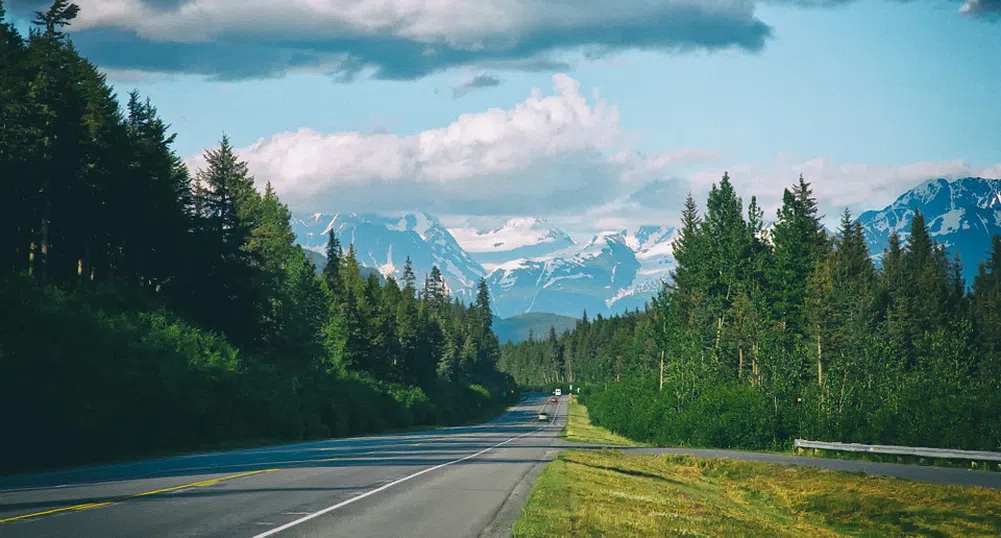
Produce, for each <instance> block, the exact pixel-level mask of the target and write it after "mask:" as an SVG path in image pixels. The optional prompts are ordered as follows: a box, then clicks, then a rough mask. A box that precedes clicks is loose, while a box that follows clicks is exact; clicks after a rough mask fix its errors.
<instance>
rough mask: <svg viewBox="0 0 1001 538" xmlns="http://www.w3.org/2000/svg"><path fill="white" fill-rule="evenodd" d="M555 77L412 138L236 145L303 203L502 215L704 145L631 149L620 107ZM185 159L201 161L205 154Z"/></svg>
mask: <svg viewBox="0 0 1001 538" xmlns="http://www.w3.org/2000/svg"><path fill="white" fill-rule="evenodd" d="M553 81H554V85H555V87H556V90H557V91H556V93H555V94H554V95H550V96H545V97H544V96H543V95H542V94H541V92H540V91H539V90H538V89H536V90H533V91H532V95H531V96H530V97H529V98H527V99H526V100H525V101H523V102H521V103H519V104H517V105H515V106H514V107H513V108H511V109H509V110H502V109H497V108H495V109H490V110H487V111H485V112H480V113H474V114H464V115H462V116H460V117H459V118H458V119H457V120H456V121H454V122H453V123H451V124H449V125H447V126H445V127H441V128H438V129H432V130H428V131H424V132H421V133H417V134H415V135H412V136H398V135H395V134H385V133H382V134H363V133H357V132H341V133H328V134H325V133H320V132H317V131H315V130H312V129H300V130H298V131H295V132H285V133H280V134H276V135H273V136H270V137H267V138H262V139H260V140H258V141H257V142H256V143H254V144H252V145H250V146H248V147H245V148H242V149H239V150H238V154H239V155H240V157H241V158H242V159H244V160H246V161H247V162H248V164H249V166H250V170H251V172H252V173H253V174H254V175H255V176H256V178H257V179H258V181H259V182H264V181H271V183H272V185H273V186H274V187H275V189H276V190H277V191H278V192H279V194H281V196H282V197H283V198H284V199H285V200H286V201H287V202H288V203H289V204H290V205H291V206H292V207H293V208H295V209H297V210H302V211H321V210H322V211H341V210H345V211H360V210H364V211H409V210H422V211H431V212H439V213H445V214H466V215H504V216H511V215H533V214H542V216H550V215H558V214H566V213H570V212H575V211H579V210H581V209H583V208H588V207H591V206H593V205H595V204H597V203H600V202H601V201H603V200H608V199H614V198H616V197H619V196H621V195H622V194H623V189H624V188H625V187H624V186H625V183H624V181H623V180H624V179H634V178H636V177H639V176H642V175H650V174H653V173H655V172H656V171H657V170H665V169H667V168H670V167H671V166H674V165H681V164H687V163H689V162H691V161H692V160H693V159H695V160H697V159H696V157H697V156H703V155H705V154H707V152H700V151H694V150H685V151H681V152H678V153H672V154H662V155H655V156H653V157H652V158H649V159H647V158H644V157H642V156H639V155H637V154H635V153H630V152H629V151H628V150H627V149H625V148H623V145H622V144H623V139H622V136H621V131H620V127H619V112H618V109H617V108H616V107H614V106H610V105H608V104H607V103H605V102H604V101H602V100H600V98H599V99H596V100H595V102H594V104H593V105H592V104H591V103H589V102H588V100H587V99H586V98H585V97H584V96H583V95H582V94H581V91H580V85H579V84H578V82H577V81H576V80H574V79H573V78H571V77H569V76H567V75H564V74H558V75H555V76H554V77H553ZM609 154H611V155H612V156H611V157H609V156H608V155H609ZM189 165H190V166H191V167H192V168H198V167H201V166H203V161H202V157H201V156H196V157H193V158H191V159H189Z"/></svg>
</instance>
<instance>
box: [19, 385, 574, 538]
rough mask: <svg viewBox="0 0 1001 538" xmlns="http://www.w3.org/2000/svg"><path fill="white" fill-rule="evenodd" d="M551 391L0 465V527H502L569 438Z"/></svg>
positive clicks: (292, 531)
mask: <svg viewBox="0 0 1001 538" xmlns="http://www.w3.org/2000/svg"><path fill="white" fill-rule="evenodd" d="M548 398H549V397H548V396H544V395H541V394H535V395H531V396H529V397H527V398H526V399H524V400H523V401H522V402H521V403H519V404H518V405H516V406H514V407H512V408H511V409H509V410H508V411H507V412H506V413H505V414H504V415H502V416H501V417H499V418H498V419H496V420H493V421H491V422H489V423H485V424H482V425H477V426H468V427H456V428H444V429H437V430H429V431H426V432H420V433H408V434H395V435H379V436H372V437H360V438H351V439H337V440H329V441H321V442H313V443H302V444H295V445H284V446H277V447H266V448H259V449H250V450H237V451H227V452H216V453H209V454H196V455H190V456H181V457H172V458H164V459H158V460H149V461H143V462H136V463H125V464H116V465H105V466H96V467H88V468H79V469H71V470H65V471H56V472H47V473H37V474H29V475H17V476H7V477H0V537H4V538H6V537H20V536H32V537H47V536H66V537H81V536H100V537H117V536H122V537H126V536H127V537H133V536H134V537H143V538H146V537H155V536H170V537H175V536H177V537H184V536H227V537H232V536H236V537H241V536H242V537H247V538H264V537H266V536H281V537H293V536H407V537H417V536H428V537H451V536H456V537H461V536H495V535H496V536H506V535H509V534H510V525H511V524H512V523H513V522H514V520H515V519H516V518H517V516H518V514H519V513H520V510H521V506H522V504H523V502H524V500H525V499H526V498H527V495H528V493H529V492H530V490H531V486H532V483H533V482H534V480H533V476H534V474H536V473H538V472H539V471H540V470H541V468H542V467H543V466H544V465H545V463H547V462H548V461H550V460H551V459H552V458H553V457H554V456H555V455H556V453H557V452H558V451H559V450H560V449H561V448H564V447H565V443H562V442H560V440H559V433H560V430H562V428H563V425H564V421H565V420H566V401H565V399H566V396H564V397H562V398H560V401H559V403H556V404H554V403H549V402H548ZM543 407H545V408H546V410H547V411H548V412H549V413H550V414H551V415H550V420H549V421H545V422H540V421H539V420H538V412H539V410H540V409H541V408H543ZM72 446H73V443H72V440H67V445H66V449H67V450H72Z"/></svg>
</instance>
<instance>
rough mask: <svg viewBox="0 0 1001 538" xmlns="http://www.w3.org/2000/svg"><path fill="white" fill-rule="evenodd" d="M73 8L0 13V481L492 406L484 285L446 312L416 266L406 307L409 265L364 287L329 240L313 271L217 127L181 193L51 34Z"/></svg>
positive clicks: (145, 135) (158, 140) (136, 124)
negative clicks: (32, 16) (13, 16)
mask: <svg viewBox="0 0 1001 538" xmlns="http://www.w3.org/2000/svg"><path fill="white" fill-rule="evenodd" d="M77 12H78V8H77V7H76V6H75V5H74V4H71V3H69V2H68V1H67V0H56V1H55V2H54V3H53V4H52V7H51V8H50V9H49V10H47V11H45V12H40V13H39V14H38V18H37V20H36V26H37V28H35V29H33V30H32V32H31V35H30V36H29V37H28V39H25V38H24V37H22V36H21V35H19V34H18V33H17V32H16V31H15V30H14V28H13V27H12V26H11V25H8V24H6V23H5V22H4V21H3V18H2V17H3V10H2V3H0V400H2V401H0V404H2V405H3V406H4V408H5V409H8V410H18V412H16V413H12V415H11V419H10V420H8V421H7V422H6V423H5V425H4V434H5V435H4V442H3V443H0V461H2V462H3V463H2V464H0V472H7V471H15V470H23V469H27V468H30V467H35V466H40V465H53V464H56V465H60V464H69V463H78V462H84V461H93V460H97V459H114V458H121V457H134V456H139V455H146V454H151V453H162V452H169V451H176V450H188V449H193V448H209V447H214V446H219V445H221V444H227V443H243V442H257V441H279V440H289V439H293V440H298V439H305V438H319V437H325V436H332V435H349V434H361V433H367V432H375V431H379V430H384V429H387V428H405V427H412V426H416V425H432V424H455V423H462V422H466V421H470V420H475V419H482V418H484V417H485V416H486V415H489V414H490V413H494V412H497V411H499V410H500V409H502V408H503V405H504V404H506V403H510V401H511V399H512V398H513V397H515V396H516V395H515V393H514V392H513V389H514V384H513V380H512V379H511V378H510V376H507V375H504V374H501V373H499V372H498V371H497V370H496V368H495V364H496V361H497V356H498V355H499V345H498V342H497V339H496V337H495V336H494V335H493V333H492V332H490V323H491V314H490V311H491V310H490V303H489V294H487V293H483V290H481V293H480V296H479V297H478V298H477V301H476V304H475V305H470V306H466V305H461V304H458V303H452V302H450V300H449V297H448V291H447V289H446V288H445V286H444V281H443V280H442V279H441V275H440V272H438V271H437V269H436V270H435V272H434V275H433V277H434V278H432V279H430V280H429V281H428V283H427V284H426V286H425V290H424V292H423V293H422V294H421V297H420V298H418V297H417V293H416V290H415V288H414V285H415V284H414V282H413V270H412V268H411V267H410V263H409V260H408V263H407V268H408V270H407V271H406V273H405V278H404V288H403V289H402V290H401V289H400V287H399V286H398V285H397V283H396V281H395V280H393V279H392V278H390V279H388V280H387V281H385V283H383V281H382V280H381V279H380V278H379V276H377V275H375V274H367V277H363V276H362V271H361V268H360V267H359V265H358V261H357V259H356V257H355V252H354V247H353V246H352V245H348V249H347V252H342V250H341V246H340V245H339V244H337V241H336V238H334V236H333V234H331V242H330V245H328V249H327V257H326V263H325V265H324V266H323V267H322V268H321V269H322V271H319V272H318V271H317V267H316V266H315V265H314V264H313V263H312V262H311V261H310V259H309V257H308V256H307V255H306V253H305V252H304V251H303V249H302V248H301V247H299V246H298V245H296V244H295V242H294V239H295V236H294V234H293V232H292V227H291V225H290V218H291V215H290V213H289V210H288V208H287V207H286V206H285V205H284V204H283V203H282V201H281V200H280V199H279V197H278V194H277V193H276V192H275V190H274V189H273V188H272V187H271V185H270V183H266V184H265V187H264V189H263V193H261V192H259V191H258V189H257V188H256V185H255V179H254V178H253V177H251V175H250V174H249V171H248V168H247V164H246V163H245V162H243V161H241V160H240V158H239V157H238V155H237V154H236V151H235V149H234V148H233V146H232V145H231V144H230V142H229V139H228V138H227V137H226V136H223V137H222V140H221V143H220V145H219V146H218V147H217V148H214V149H211V150H209V151H207V152H205V155H204V160H205V166H204V168H203V169H201V170H199V171H198V172H197V173H196V174H195V175H194V178H193V180H192V177H190V176H189V173H188V170H187V168H186V167H185V166H184V165H183V164H182V162H181V160H180V158H178V156H177V154H176V153H175V152H174V151H173V149H172V147H171V146H172V143H173V140H174V137H173V135H172V134H170V133H169V126H168V125H167V124H166V123H165V122H164V121H163V120H161V119H160V117H159V116H158V113H157V110H156V108H155V107H153V106H152V104H151V103H150V102H149V100H144V99H142V98H140V96H139V94H138V93H137V92H132V93H130V94H129V96H128V101H127V103H126V106H125V107H124V110H122V107H120V105H119V102H118V100H117V98H116V96H115V95H114V93H113V92H112V90H111V88H110V87H109V86H108V85H107V83H106V81H105V79H104V77H103V76H102V75H101V74H100V73H99V72H98V70H97V69H96V68H95V67H94V66H93V65H92V64H90V63H89V62H87V61H86V60H85V59H83V58H81V57H80V56H79V55H78V54H77V52H76V51H75V50H74V49H73V46H72V44H71V43H70V41H69V39H68V38H67V36H66V35H65V34H64V33H63V32H62V31H61V29H62V28H63V27H65V26H66V25H67V24H69V22H70V21H71V20H72V19H73V18H74V17H75V16H76V14H77ZM446 335H447V338H446ZM443 364H444V365H446V366H447V367H448V368H446V370H447V371H445V372H444V375H439V373H440V372H439V370H440V369H439V366H440V365H443ZM67 439H71V440H72V443H73V445H74V450H71V451H66V450H65V449H64V445H65V442H66V440H67Z"/></svg>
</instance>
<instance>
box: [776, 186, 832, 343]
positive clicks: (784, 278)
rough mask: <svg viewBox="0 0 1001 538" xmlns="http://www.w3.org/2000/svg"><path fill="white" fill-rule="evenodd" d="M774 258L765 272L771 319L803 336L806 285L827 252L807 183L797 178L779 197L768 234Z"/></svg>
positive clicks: (825, 241)
mask: <svg viewBox="0 0 1001 538" xmlns="http://www.w3.org/2000/svg"><path fill="white" fill-rule="evenodd" d="M772 244H773V245H774V256H773V263H772V264H771V269H770V271H769V275H770V278H769V281H770V288H771V289H772V293H773V294H774V299H773V304H774V307H773V310H774V313H775V318H776V319H778V320H781V321H782V322H783V323H784V324H785V326H786V327H787V329H788V330H789V331H790V333H792V334H794V335H802V334H804V327H805V323H806V321H805V315H804V305H805V297H806V283H807V280H808V279H809V277H810V274H811V273H812V272H813V269H814V268H815V267H816V265H817V263H818V262H819V261H820V260H821V258H822V257H823V256H824V255H826V253H827V252H828V250H829V247H828V244H827V238H826V236H825V234H824V231H823V227H822V226H821V224H820V218H819V217H818V215H817V205H816V201H815V200H814V199H813V197H812V191H811V190H810V185H809V183H807V182H805V181H804V180H803V176H802V175H800V177H799V182H798V183H797V184H796V185H795V186H794V187H793V190H791V191H790V190H789V189H786V190H785V191H784V192H783V195H782V207H781V208H780V209H779V211H778V220H777V221H776V223H775V227H774V229H773V231H772Z"/></svg>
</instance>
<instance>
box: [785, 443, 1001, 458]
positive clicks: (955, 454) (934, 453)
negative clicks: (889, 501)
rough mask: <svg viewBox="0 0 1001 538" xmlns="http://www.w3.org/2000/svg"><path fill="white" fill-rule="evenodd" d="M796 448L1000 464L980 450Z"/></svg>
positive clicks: (839, 445)
mask: <svg viewBox="0 0 1001 538" xmlns="http://www.w3.org/2000/svg"><path fill="white" fill-rule="evenodd" d="M793 446H795V447H796V448H816V449H819V450H836V451H842V452H863V453H868V454H892V455H898V456H917V457H921V458H942V459H955V460H970V461H997V462H1001V452H985V451H980V450H953V449H951V448H926V447H911V446H891V445H863V444H859V443H827V442H824V441H807V440H806V439H796V441H795V442H794V443H793Z"/></svg>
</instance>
